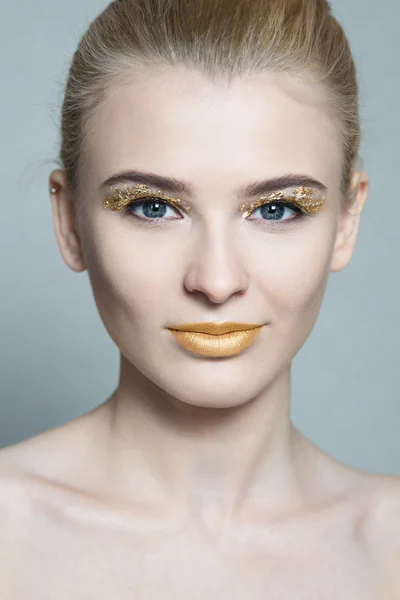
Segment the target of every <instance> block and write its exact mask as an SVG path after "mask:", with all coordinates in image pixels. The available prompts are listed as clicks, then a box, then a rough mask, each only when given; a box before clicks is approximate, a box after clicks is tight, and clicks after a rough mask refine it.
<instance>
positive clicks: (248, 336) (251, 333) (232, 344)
mask: <svg viewBox="0 0 400 600" xmlns="http://www.w3.org/2000/svg"><path fill="white" fill-rule="evenodd" d="M261 329H262V327H257V329H246V330H245V331H232V332H231V333H225V334H224V335H208V334H206V333H194V332H192V331H175V330H173V329H170V331H171V333H172V335H173V336H174V338H175V339H176V341H177V342H179V344H180V345H181V346H182V347H183V348H185V350H188V351H189V352H193V353H194V354H200V355H201V356H209V357H213V358H223V357H227V356H235V355H236V354H240V353H241V352H244V351H245V350H247V348H250V346H252V345H253V344H254V342H255V341H256V339H257V338H258V336H259V335H260V331H261Z"/></svg>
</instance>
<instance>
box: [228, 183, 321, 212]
mask: <svg viewBox="0 0 400 600" xmlns="http://www.w3.org/2000/svg"><path fill="white" fill-rule="evenodd" d="M313 196H314V190H312V189H311V188H306V187H304V186H300V187H298V188H296V189H295V190H294V191H293V192H292V194H287V193H285V192H283V191H277V192H272V193H271V194H269V195H268V196H263V197H262V198H260V199H259V200H256V201H255V202H250V203H247V204H242V205H241V207H240V210H245V212H244V213H243V217H248V216H249V215H250V214H251V213H252V212H253V210H256V209H257V208H260V206H264V204H269V203H271V202H283V203H289V204H292V205H294V206H296V207H297V208H300V209H301V210H302V211H303V212H306V213H308V214H310V215H315V214H317V213H319V212H320V210H321V208H322V206H323V204H324V202H325V196H322V197H319V198H314V197H313Z"/></svg>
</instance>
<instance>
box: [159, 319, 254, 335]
mask: <svg viewBox="0 0 400 600" xmlns="http://www.w3.org/2000/svg"><path fill="white" fill-rule="evenodd" d="M258 327H262V325H254V324H253V323H235V322H233V321H225V322H222V323H217V322H215V321H213V322H209V323H186V324H184V325H171V326H170V327H168V329H172V330H175V331H192V332H194V333H208V334H209V335H222V334H224V333H231V332H232V331H246V330H248V329H257V328H258Z"/></svg>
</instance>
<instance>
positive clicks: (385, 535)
mask: <svg viewBox="0 0 400 600" xmlns="http://www.w3.org/2000/svg"><path fill="white" fill-rule="evenodd" d="M369 479H370V482H371V494H370V499H371V501H370V502H369V503H368V505H369V509H368V511H367V513H366V517H365V520H364V527H363V537H364V540H365V544H366V549H367V552H368V554H369V555H370V556H371V558H372V560H373V563H374V565H376V567H377V570H378V573H379V575H380V577H381V579H382V584H383V586H384V588H385V589H387V594H388V597H392V596H390V594H392V595H393V597H396V598H400V477H396V476H387V475H373V476H371V477H370V478H369Z"/></svg>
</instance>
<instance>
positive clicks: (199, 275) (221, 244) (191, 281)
mask: <svg viewBox="0 0 400 600" xmlns="http://www.w3.org/2000/svg"><path fill="white" fill-rule="evenodd" d="M184 284H185V288H186V289H187V290H188V291H189V292H191V293H199V294H203V295H204V296H206V297H207V299H208V300H209V301H210V302H212V303H214V304H222V303H224V302H226V301H227V300H228V299H229V298H230V297H231V296H233V295H241V294H244V293H245V291H246V289H247V287H248V284H249V276H248V271H247V269H246V266H245V264H244V261H243V259H242V258H241V256H240V255H239V252H238V248H237V243H235V239H234V234H233V233H232V232H225V233H223V232H221V228H218V230H217V228H214V231H211V232H203V234H202V235H201V236H200V237H199V238H198V239H197V240H196V241H195V243H194V245H193V247H192V249H191V253H190V256H188V259H187V267H186V273H185V279H184Z"/></svg>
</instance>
